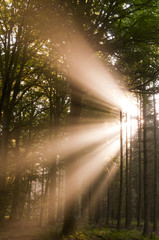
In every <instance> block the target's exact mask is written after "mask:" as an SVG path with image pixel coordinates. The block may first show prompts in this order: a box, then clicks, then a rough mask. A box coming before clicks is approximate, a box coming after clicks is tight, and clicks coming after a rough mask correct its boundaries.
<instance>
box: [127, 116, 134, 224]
mask: <svg viewBox="0 0 159 240" xmlns="http://www.w3.org/2000/svg"><path fill="white" fill-rule="evenodd" d="M131 121H132V117H131V116H130V122H131ZM132 131H133V129H132V124H131V125H130V158H129V200H128V208H129V215H128V226H129V227H130V225H131V220H132V150H133V135H132Z"/></svg>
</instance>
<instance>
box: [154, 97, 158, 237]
mask: <svg viewBox="0 0 159 240" xmlns="http://www.w3.org/2000/svg"><path fill="white" fill-rule="evenodd" d="M153 106H154V209H153V211H154V212H153V232H155V233H157V210H158V208H157V199H158V194H157V188H158V184H157V183H158V182H157V181H158V176H157V173H158V162H157V134H156V130H157V123H156V101H155V94H154V95H153Z"/></svg>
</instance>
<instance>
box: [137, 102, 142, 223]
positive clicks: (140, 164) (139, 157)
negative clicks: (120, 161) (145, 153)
mask: <svg viewBox="0 0 159 240" xmlns="http://www.w3.org/2000/svg"><path fill="white" fill-rule="evenodd" d="M141 111H142V109H141V99H140V104H139V114H138V154H139V155H138V159H139V169H138V174H139V183H138V184H139V187H138V206H137V227H140V226H141V217H142V155H141Z"/></svg>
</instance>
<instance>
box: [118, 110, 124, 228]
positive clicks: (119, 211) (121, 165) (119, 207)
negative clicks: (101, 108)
mask: <svg viewBox="0 0 159 240" xmlns="http://www.w3.org/2000/svg"><path fill="white" fill-rule="evenodd" d="M122 121H123V116H122V111H120V189H119V202H118V216H117V229H120V227H121V212H122V198H123V131H122V130H123V129H122Z"/></svg>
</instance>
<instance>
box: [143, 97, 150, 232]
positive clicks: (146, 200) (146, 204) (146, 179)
mask: <svg viewBox="0 0 159 240" xmlns="http://www.w3.org/2000/svg"><path fill="white" fill-rule="evenodd" d="M143 119H144V124H143V131H144V132H143V135H144V139H143V150H144V231H143V233H144V235H147V234H148V233H149V188H148V182H149V177H148V156H147V116H146V100H145V98H144V99H143Z"/></svg>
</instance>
